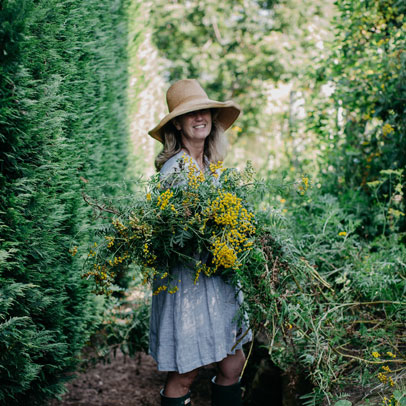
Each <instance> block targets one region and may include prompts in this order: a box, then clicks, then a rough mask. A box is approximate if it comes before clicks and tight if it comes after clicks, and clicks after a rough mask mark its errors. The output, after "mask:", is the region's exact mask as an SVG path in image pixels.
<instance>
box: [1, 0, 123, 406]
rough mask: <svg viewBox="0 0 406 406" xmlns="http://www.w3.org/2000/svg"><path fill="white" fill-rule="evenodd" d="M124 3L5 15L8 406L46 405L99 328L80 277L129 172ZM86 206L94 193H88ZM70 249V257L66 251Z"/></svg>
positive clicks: (4, 358) (16, 4) (13, 7)
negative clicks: (84, 249) (92, 239)
mask: <svg viewBox="0 0 406 406" xmlns="http://www.w3.org/2000/svg"><path fill="white" fill-rule="evenodd" d="M127 7H128V2H125V1H121V2H116V1H109V2H102V3H100V2H98V1H87V2H86V3H84V2H81V1H56V0H41V1H36V2H32V1H26V0H17V1H5V2H2V5H1V9H0V38H1V47H2V48H1V50H0V58H1V65H0V66H1V67H0V98H1V103H0V128H1V131H0V134H1V135H0V144H1V148H0V150H1V153H0V165H1V169H2V171H1V175H0V188H1V194H0V227H1V240H0V241H1V249H0V388H1V389H0V403H2V404H7V405H13V404H28V403H29V404H30V405H36V404H44V402H45V401H46V399H48V398H49V397H55V396H57V395H58V394H60V393H61V392H63V382H64V381H65V380H67V377H66V373H67V372H69V371H72V370H73V369H74V367H75V365H76V363H77V355H78V353H79V352H80V350H81V349H82V348H83V346H84V345H85V343H86V342H87V340H88V338H89V335H90V334H91V333H92V332H93V331H94V329H95V328H97V326H98V325H99V323H100V318H101V312H102V308H101V305H100V303H99V304H98V303H96V302H95V300H94V297H93V296H92V295H90V294H89V293H90V290H91V287H90V286H89V284H88V282H87V281H85V280H83V279H82V278H81V264H82V260H81V259H79V257H80V256H81V255H82V254H83V253H81V252H80V251H79V252H78V254H76V256H72V253H73V254H75V253H76V248H74V247H73V245H75V244H76V245H78V246H81V244H82V243H84V242H85V241H87V239H88V236H89V228H91V227H92V225H93V223H94V222H95V219H94V218H92V211H91V209H90V207H89V206H87V204H86V203H85V202H84V200H83V198H82V193H84V192H86V193H90V191H92V190H95V189H97V190H98V192H99V193H108V194H109V195H116V194H118V193H121V190H120V188H123V187H124V188H125V186H126V185H125V183H124V182H123V185H119V184H118V181H119V180H120V178H121V176H122V175H123V173H125V170H126V157H127V155H126V154H127V152H126V147H127V126H126V117H125V103H126V99H125V97H126V93H125V92H126V84H127V70H126V58H127V56H126V47H127V43H126V41H127V22H128V21H127V14H126V8H127ZM85 196H86V195H85ZM70 249H71V252H69V250H70Z"/></svg>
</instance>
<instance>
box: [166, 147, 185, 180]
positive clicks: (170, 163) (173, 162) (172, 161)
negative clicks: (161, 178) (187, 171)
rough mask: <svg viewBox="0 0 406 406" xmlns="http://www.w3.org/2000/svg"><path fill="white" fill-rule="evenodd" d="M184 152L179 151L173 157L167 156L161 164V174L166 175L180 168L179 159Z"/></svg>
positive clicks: (180, 159)
mask: <svg viewBox="0 0 406 406" xmlns="http://www.w3.org/2000/svg"><path fill="white" fill-rule="evenodd" d="M183 154H184V152H183V151H179V152H178V153H177V154H175V155H174V156H173V157H171V158H169V159H168V160H167V161H166V162H165V163H164V164H163V165H162V168H161V170H160V174H161V175H166V174H168V173H171V172H177V171H180V169H181V161H182V156H183Z"/></svg>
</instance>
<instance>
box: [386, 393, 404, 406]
mask: <svg viewBox="0 0 406 406" xmlns="http://www.w3.org/2000/svg"><path fill="white" fill-rule="evenodd" d="M392 401H393V403H392ZM382 405H383V406H399V405H400V403H399V401H397V400H396V399H395V397H394V396H393V395H392V397H391V398H388V397H386V396H384V397H383V399H382Z"/></svg>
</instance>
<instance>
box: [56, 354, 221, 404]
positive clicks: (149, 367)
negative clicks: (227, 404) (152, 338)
mask: <svg viewBox="0 0 406 406" xmlns="http://www.w3.org/2000/svg"><path fill="white" fill-rule="evenodd" d="M213 375H215V367H214V365H210V366H207V367H205V368H203V369H202V370H201V371H200V373H199V376H198V377H197V379H196V381H195V382H194V384H193V386H192V401H193V406H209V405H210V378H211V377H212V376H213ZM165 376H166V373H165V372H158V371H157V369H156V364H155V362H154V361H153V359H152V358H151V357H150V356H148V355H146V354H142V353H140V354H138V355H137V357H135V358H129V357H124V356H123V354H122V353H121V352H120V353H117V357H116V358H115V359H112V361H111V363H109V364H107V363H106V364H103V363H100V364H97V365H96V366H95V367H93V368H90V369H88V370H87V371H85V372H82V373H78V376H77V378H76V379H74V380H73V381H71V382H70V383H69V384H67V389H68V393H67V394H66V395H65V396H64V397H63V400H62V401H53V402H51V404H50V406H79V405H86V406H159V405H160V397H159V390H160V388H162V386H163V384H164V381H165Z"/></svg>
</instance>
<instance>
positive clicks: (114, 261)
mask: <svg viewBox="0 0 406 406" xmlns="http://www.w3.org/2000/svg"><path fill="white" fill-rule="evenodd" d="M129 257H130V256H129V255H128V253H125V254H124V255H123V256H122V257H120V256H118V257H113V259H110V260H109V265H110V266H116V265H118V264H121V263H122V262H123V261H124V260H125V259H127V258H129Z"/></svg>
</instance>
